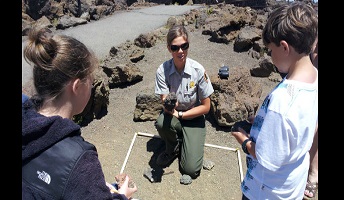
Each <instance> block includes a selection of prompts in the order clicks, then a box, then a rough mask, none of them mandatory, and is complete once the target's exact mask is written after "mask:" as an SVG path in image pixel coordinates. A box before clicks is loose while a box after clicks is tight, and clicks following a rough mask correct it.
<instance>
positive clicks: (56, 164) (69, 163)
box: [22, 136, 96, 199]
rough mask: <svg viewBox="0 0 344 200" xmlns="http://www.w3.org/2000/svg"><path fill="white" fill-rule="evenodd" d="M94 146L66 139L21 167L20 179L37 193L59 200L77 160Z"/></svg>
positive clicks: (78, 139) (72, 138)
mask: <svg viewBox="0 0 344 200" xmlns="http://www.w3.org/2000/svg"><path fill="white" fill-rule="evenodd" d="M87 150H96V148H95V146H94V145H92V144H90V143H88V142H86V141H84V140H83V138H82V137H80V136H73V137H67V138H65V139H63V140H61V141H60V142H58V143H56V144H54V145H53V146H51V147H50V148H49V149H47V150H46V151H44V152H43V153H41V154H39V155H38V156H37V157H35V158H33V159H32V160H31V161H29V162H28V163H26V164H25V165H23V166H22V179H23V181H24V182H26V184H27V186H28V187H30V188H31V189H32V190H35V191H36V192H38V193H41V192H42V193H45V194H47V195H49V196H51V198H53V199H61V197H62V196H63V193H64V191H65V188H66V184H67V182H68V179H69V176H70V174H71V172H72V170H73V169H74V167H75V165H76V164H77V162H78V160H79V158H80V157H81V156H82V155H83V154H84V153H85V152H86V151H87Z"/></svg>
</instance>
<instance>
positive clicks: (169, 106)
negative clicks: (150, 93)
mask: <svg viewBox="0 0 344 200" xmlns="http://www.w3.org/2000/svg"><path fill="white" fill-rule="evenodd" d="M176 103H177V95H176V93H174V92H171V93H169V94H168V95H167V97H166V98H165V101H164V107H165V108H166V110H168V111H170V112H171V111H172V110H173V109H174V107H176Z"/></svg>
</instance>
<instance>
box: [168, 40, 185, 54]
mask: <svg viewBox="0 0 344 200" xmlns="http://www.w3.org/2000/svg"><path fill="white" fill-rule="evenodd" d="M170 48H171V51H173V52H176V51H179V49H180V48H181V49H182V50H187V49H188V48H189V43H188V42H185V43H184V44H182V45H180V46H178V45H171V47H170Z"/></svg>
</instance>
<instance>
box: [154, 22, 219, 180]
mask: <svg viewBox="0 0 344 200" xmlns="http://www.w3.org/2000/svg"><path fill="white" fill-rule="evenodd" d="M167 49H168V51H169V52H170V53H171V55H172V58H171V59H169V60H167V61H165V62H164V63H162V64H161V65H160V66H159V68H158V69H157V71H156V80H155V93H156V94H158V95H160V97H161V100H162V102H163V103H164V102H165V100H166V98H167V97H169V95H171V94H175V96H176V98H177V101H176V104H175V107H174V108H173V109H166V107H164V110H163V111H162V112H161V114H160V116H159V117H158V119H157V120H156V123H155V126H156V128H157V130H158V133H159V135H160V137H161V138H162V139H163V140H164V141H165V143H166V149H165V151H163V152H162V153H161V154H160V155H159V156H158V158H157V160H156V163H157V165H160V166H162V167H166V166H167V165H169V164H171V163H172V162H173V160H174V159H175V158H177V157H178V156H179V166H180V167H179V168H180V172H181V174H182V177H181V178H180V183H181V184H190V183H191V182H192V179H195V178H197V177H198V176H199V175H200V172H201V169H202V165H203V155H204V144H205V137H206V128H205V116H204V115H205V114H207V113H208V112H209V110H210V97H209V96H210V95H211V94H212V93H213V92H214V89H213V87H212V84H211V82H210V79H209V76H208V75H207V73H206V71H205V69H204V67H203V66H202V65H201V64H200V63H198V62H197V61H195V60H193V59H191V58H187V54H188V49H189V38H188V33H187V30H186V29H185V27H184V26H181V25H175V26H173V27H172V28H170V30H169V32H168V34H167Z"/></svg>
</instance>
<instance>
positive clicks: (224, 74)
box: [218, 66, 229, 79]
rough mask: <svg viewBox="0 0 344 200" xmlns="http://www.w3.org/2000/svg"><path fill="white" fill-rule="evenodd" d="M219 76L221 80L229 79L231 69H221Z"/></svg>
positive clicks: (223, 67)
mask: <svg viewBox="0 0 344 200" xmlns="http://www.w3.org/2000/svg"><path fill="white" fill-rule="evenodd" d="M218 75H219V77H220V79H227V78H228V77H229V67H228V66H222V67H220V69H219V73H218Z"/></svg>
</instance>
